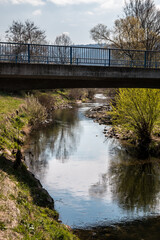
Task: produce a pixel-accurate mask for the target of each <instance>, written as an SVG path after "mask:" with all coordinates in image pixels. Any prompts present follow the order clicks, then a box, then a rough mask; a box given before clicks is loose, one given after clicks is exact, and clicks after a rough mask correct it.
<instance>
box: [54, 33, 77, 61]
mask: <svg viewBox="0 0 160 240" xmlns="http://www.w3.org/2000/svg"><path fill="white" fill-rule="evenodd" d="M54 44H55V45H57V47H56V48H55V51H54V59H55V61H56V62H57V63H62V64H65V63H70V46H72V45H73V42H72V40H71V38H70V37H69V36H68V35H67V34H65V33H62V34H61V35H60V36H57V37H56V39H55V41H54Z"/></svg>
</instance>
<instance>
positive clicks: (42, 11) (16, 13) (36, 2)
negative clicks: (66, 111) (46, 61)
mask: <svg viewBox="0 0 160 240" xmlns="http://www.w3.org/2000/svg"><path fill="white" fill-rule="evenodd" d="M124 1H125V0H0V40H1V41H5V31H6V30H7V29H8V28H9V26H11V25H12V22H13V20H19V21H22V22H24V21H25V20H27V19H29V20H31V21H34V23H35V24H36V25H37V26H38V27H39V28H40V29H42V30H45V32H46V36H47V40H48V41H49V42H50V43H54V40H55V38H56V36H59V35H61V34H62V33H66V34H68V35H69V36H70V38H71V40H72V42H73V43H74V44H90V43H94V41H93V40H92V39H91V37H90V33H89V32H90V29H91V28H92V27H94V26H95V25H97V24H98V23H102V24H105V25H107V27H108V28H109V29H110V28H112V27H113V24H114V21H115V20H116V19H117V18H118V17H122V16H123V6H124ZM154 2H155V4H156V6H157V7H158V8H159V9H160V0H155V1H154Z"/></svg>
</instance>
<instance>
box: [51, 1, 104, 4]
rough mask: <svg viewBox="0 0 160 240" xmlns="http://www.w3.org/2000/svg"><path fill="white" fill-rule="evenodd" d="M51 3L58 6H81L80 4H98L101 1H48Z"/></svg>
mask: <svg viewBox="0 0 160 240" xmlns="http://www.w3.org/2000/svg"><path fill="white" fill-rule="evenodd" d="M48 1H50V2H53V3H55V4H57V5H67V4H70V5H73V4H74V5H75V4H80V3H86V4H87V3H97V2H101V0H48Z"/></svg>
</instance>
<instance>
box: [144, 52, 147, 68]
mask: <svg viewBox="0 0 160 240" xmlns="http://www.w3.org/2000/svg"><path fill="white" fill-rule="evenodd" d="M146 66H147V51H145V52H144V68H146Z"/></svg>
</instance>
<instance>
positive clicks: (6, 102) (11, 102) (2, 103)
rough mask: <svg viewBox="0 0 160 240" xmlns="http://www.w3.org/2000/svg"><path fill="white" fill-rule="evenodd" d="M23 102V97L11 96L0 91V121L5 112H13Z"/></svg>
mask: <svg viewBox="0 0 160 240" xmlns="http://www.w3.org/2000/svg"><path fill="white" fill-rule="evenodd" d="M23 103H24V99H22V98H20V97H12V96H9V95H4V94H1V93H0V121H1V120H3V119H4V117H5V116H6V115H7V114H9V113H10V114H11V113H14V112H15V110H17V109H18V108H19V106H20V105H21V104H23Z"/></svg>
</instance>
